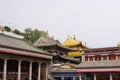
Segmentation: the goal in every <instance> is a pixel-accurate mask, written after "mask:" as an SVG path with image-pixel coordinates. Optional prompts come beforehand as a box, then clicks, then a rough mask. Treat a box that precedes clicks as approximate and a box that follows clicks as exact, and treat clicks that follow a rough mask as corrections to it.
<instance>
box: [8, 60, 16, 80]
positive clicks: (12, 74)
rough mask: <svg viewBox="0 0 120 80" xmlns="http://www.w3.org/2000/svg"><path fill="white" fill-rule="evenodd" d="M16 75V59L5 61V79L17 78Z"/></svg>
mask: <svg viewBox="0 0 120 80" xmlns="http://www.w3.org/2000/svg"><path fill="white" fill-rule="evenodd" d="M17 77H18V61H16V60H8V61H7V80H17Z"/></svg>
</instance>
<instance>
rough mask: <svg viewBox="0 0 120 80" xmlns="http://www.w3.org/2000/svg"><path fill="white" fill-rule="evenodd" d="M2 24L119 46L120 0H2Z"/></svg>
mask: <svg viewBox="0 0 120 80" xmlns="http://www.w3.org/2000/svg"><path fill="white" fill-rule="evenodd" d="M0 25H9V26H11V27H12V28H17V29H19V30H21V31H23V30H24V29H25V28H26V27H31V28H32V29H35V28H37V29H39V30H45V31H47V30H48V31H49V34H50V36H54V38H55V39H58V40H60V41H61V42H63V41H64V40H65V39H66V38H67V35H70V36H73V35H76V37H77V39H78V40H80V41H82V42H83V43H86V44H87V46H88V47H112V46H117V43H118V42H120V0H0Z"/></svg>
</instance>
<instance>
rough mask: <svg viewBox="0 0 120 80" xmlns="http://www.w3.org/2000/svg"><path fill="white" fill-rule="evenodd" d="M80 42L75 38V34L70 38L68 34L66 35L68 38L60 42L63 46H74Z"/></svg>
mask: <svg viewBox="0 0 120 80" xmlns="http://www.w3.org/2000/svg"><path fill="white" fill-rule="evenodd" d="M79 44H80V42H79V41H77V40H76V38H75V36H74V38H70V36H68V38H67V39H66V40H65V41H64V42H63V43H62V45H63V46H67V47H70V46H76V45H79Z"/></svg>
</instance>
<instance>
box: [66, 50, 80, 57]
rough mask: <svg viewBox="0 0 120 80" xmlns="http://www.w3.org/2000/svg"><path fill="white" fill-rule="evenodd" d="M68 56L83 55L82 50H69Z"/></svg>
mask: <svg viewBox="0 0 120 80" xmlns="http://www.w3.org/2000/svg"><path fill="white" fill-rule="evenodd" d="M68 56H70V57H78V56H82V52H80V51H75V52H69V53H68Z"/></svg>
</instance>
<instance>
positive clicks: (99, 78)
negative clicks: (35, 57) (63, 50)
mask: <svg viewBox="0 0 120 80" xmlns="http://www.w3.org/2000/svg"><path fill="white" fill-rule="evenodd" d="M82 53H83V54H82V62H81V63H80V64H79V65H75V64H70V63H64V64H62V65H59V66H58V67H54V68H53V69H52V72H51V74H52V76H53V78H54V80H120V47H106V48H94V49H86V50H83V51H82Z"/></svg>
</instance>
